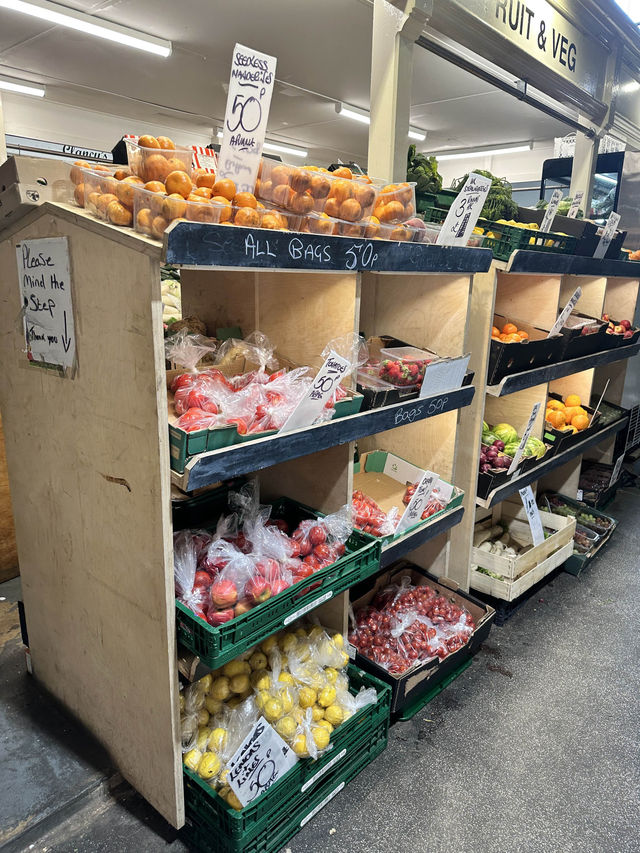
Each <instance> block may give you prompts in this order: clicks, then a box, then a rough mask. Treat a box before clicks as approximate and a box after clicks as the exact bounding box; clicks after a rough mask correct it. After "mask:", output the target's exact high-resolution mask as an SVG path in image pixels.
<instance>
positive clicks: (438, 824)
mask: <svg viewBox="0 0 640 853" xmlns="http://www.w3.org/2000/svg"><path fill="white" fill-rule="evenodd" d="M610 512H611V514H612V515H614V516H616V517H618V518H619V519H620V520H621V524H620V527H619V529H618V531H616V533H615V534H614V536H613V538H612V540H611V542H610V543H609V544H608V545H607V547H606V548H605V549H604V550H603V552H601V553H600V554H599V555H598V557H597V558H596V559H595V560H594V562H593V563H592V564H591V566H590V567H589V568H588V569H587V570H586V572H585V573H583V575H582V576H580V577H579V578H575V577H573V576H571V575H567V574H562V575H560V576H559V578H558V579H557V580H555V581H554V582H553V583H552V584H550V585H549V586H547V587H545V588H544V589H543V590H542V592H540V593H539V594H538V595H536V596H535V597H534V598H532V599H531V600H530V601H529V602H528V603H527V605H526V606H525V607H524V608H523V609H522V610H520V611H519V612H518V613H517V614H516V615H515V616H514V617H513V618H512V619H511V620H510V621H509V622H508V623H507V624H506V626H505V627H503V628H494V629H493V630H492V632H491V634H490V636H489V639H488V642H487V643H486V644H485V646H484V647H483V648H482V650H481V652H480V653H479V654H478V655H477V657H476V659H475V660H474V663H473V665H472V666H471V667H470V668H469V669H468V670H467V671H466V672H465V673H464V674H463V675H462V676H460V678H458V679H457V680H456V681H455V682H454V683H453V684H452V685H451V686H449V687H448V688H447V689H446V690H445V691H443V693H441V694H440V695H439V696H438V697H437V698H436V699H434V700H433V701H432V702H431V703H430V704H429V705H428V706H427V707H426V708H425V710H424V711H423V712H422V713H420V714H418V715H417V716H416V717H415V718H414V719H413V720H412V721H410V722H408V723H399V724H397V725H395V726H394V727H393V728H392V730H391V735H390V739H389V746H388V748H387V750H386V751H385V752H384V753H383V754H382V755H381V756H380V757H379V758H378V759H377V760H376V761H375V762H374V763H373V764H372V765H370V766H369V767H368V768H367V769H366V770H365V771H363V772H362V773H361V774H360V776H358V777H357V778H356V779H355V780H354V781H353V782H352V783H351V784H350V785H349V787H348V788H347V789H346V790H345V791H343V792H341V793H340V794H339V795H338V796H337V797H336V798H335V799H334V800H333V801H332V802H331V803H329V804H328V805H327V806H326V807H325V808H324V809H323V811H322V812H320V814H319V815H318V816H317V817H316V818H315V819H314V820H313V821H311V822H310V823H309V824H308V825H307V826H306V827H305V828H304V829H303V830H302V832H301V833H300V834H299V835H298V836H296V837H295V838H294V839H293V840H292V841H291V842H290V843H289V845H288V847H287V850H288V851H290V853H302V851H306V852H307V853H316V851H317V853H345V852H346V851H350V853H404V851H407V853H416V851H417V853H633V852H634V851H640V748H639V724H638V720H639V719H640V664H639V661H640V641H639V638H638V616H637V610H636V606H637V604H636V602H637V601H638V600H640V575H639V571H638V570H639V567H640V560H639V557H638V555H639V553H640V525H639V524H638V518H639V515H640V494H639V493H638V491H637V490H635V489H632V490H628V491H626V490H625V492H624V493H619V496H618V498H617V500H616V502H615V503H614V504H613V505H612V506H611V507H610ZM1 589H2V588H0V595H2V591H1ZM9 645H11V644H9ZM13 645H14V646H15V649H14V652H13V653H12V652H11V650H10V649H9V650H8V649H7V647H5V650H4V651H3V652H0V669H2V666H3V665H4V662H5V660H6V659H7V658H8V659H12V656H13V655H14V654H17V648H18V646H17V641H13ZM19 680H21V681H22V682H24V681H29V679H28V678H27V679H25V678H24V677H23V676H21V677H20V679H19ZM31 689H32V688H29V690H31ZM13 695H15V691H14V694H13ZM36 695H37V694H35V693H34V694H33V696H34V697H35V696H36ZM34 701H35V699H34ZM5 703H6V696H5V693H4V690H3V692H2V694H0V707H1V706H3V705H4V704H5ZM48 715H49V712H48V711H47V710H46V709H45V710H44V716H45V718H46V717H48ZM31 725H32V723H31V722H29V726H31ZM29 731H30V732H32V731H33V730H32V729H31V728H29ZM33 736H36V735H33ZM0 737H1V735H0ZM37 737H39V735H37ZM49 746H50V744H49V745H47V744H42V743H41V744H40V745H39V750H40V755H41V757H42V760H43V761H44V762H46V761H47V757H46V753H47V749H48V748H49ZM56 748H57V749H59V750H61V749H62V747H61V745H60V742H59V741H57V746H56ZM3 749H4V750H5V754H6V749H7V746H6V745H5V746H4V747H3ZM71 760H72V761H74V762H75V773H74V774H73V773H72V774H68V773H66V771H65V773H64V774H63V775H64V778H63V779H62V780H61V786H60V787H63V786H64V785H70V784H71V782H72V781H73V778H71V777H74V776H75V778H76V779H80V780H81V781H82V780H83V779H84V781H85V782H86V780H87V779H88V778H89V777H90V776H91V773H92V772H98V775H99V776H100V778H101V779H102V780H107V779H108V778H109V775H110V772H109V770H108V767H105V766H102V765H101V764H100V760H99V759H95V757H94V758H93V759H92V760H89V759H87V758H86V753H82V755H81V756H80V757H79V754H78V750H77V749H76V750H75V751H74V754H73V756H72V758H71ZM78 763H80V765H81V766H80V767H78ZM45 766H46V765H45ZM52 773H53V775H54V776H56V773H57V771H56V768H55V766H51V765H50V766H49V767H47V769H46V772H45V773H44V775H43V776H41V777H40V780H41V782H42V785H43V786H49V785H50V783H51V781H52V775H51V774H52ZM0 781H1V783H2V790H3V792H6V791H7V790H11V788H12V787H14V788H16V789H19V790H20V792H21V793H22V792H24V786H25V785H26V786H27V787H28V789H29V791H31V790H32V788H33V786H34V785H35V783H36V781H38V780H37V778H36V775H35V771H34V768H33V767H32V766H31V765H30V764H28V762H27V766H25V764H21V763H20V762H16V761H15V760H13V761H10V762H9V763H8V764H7V762H5V761H2V762H0ZM56 784H57V783H56ZM107 788H108V785H106V784H103V785H102V786H98V788H97V791H98V794H97V795H96V794H94V795H93V796H89V797H86V798H85V799H84V800H80V801H77V802H76V806H75V808H73V809H72V810H71V811H72V812H73V813H72V814H71V816H68V815H64V819H63V820H62V821H61V822H59V825H58V826H56V827H54V828H51V829H49V830H48V831H46V832H45V831H44V829H45V827H44V826H43V831H42V833H41V834H40V835H39V837H38V838H36V839H35V840H34V837H33V832H34V831H33V828H32V831H31V835H30V836H29V837H28V838H26V837H24V836H19V838H18V839H16V841H18V842H19V841H24V843H23V844H22V846H16V844H15V842H14V843H13V844H12V846H11V848H9V847H7V851H8V850H9V849H10V851H11V853H14V851H21V850H28V851H34V853H45V851H46V853H71V851H73V853H142V851H144V853H155V851H158V852H159V853H160V851H170V853H182V851H185V850H187V847H186V846H185V845H184V844H183V843H182V841H181V840H180V839H179V838H176V834H175V833H174V832H172V831H171V829H170V828H169V827H168V826H167V825H166V824H165V823H164V821H162V820H161V819H160V818H158V816H157V815H156V814H155V812H154V811H153V810H152V809H151V808H150V807H148V806H147V805H146V804H145V803H144V802H142V801H141V800H140V798H139V797H138V796H137V795H136V794H134V793H133V792H131V791H130V789H128V788H126V787H121V788H120V789H119V790H118V791H116V796H113V795H111V794H109V793H107ZM28 796H29V797H31V798H32V799H35V798H33V797H32V795H31V794H29V793H28ZM58 797H59V798H60V791H59V790H58ZM0 800H2V796H0ZM16 802H17V798H16V797H15V796H14V795H13V794H11V795H10V799H9V810H10V809H11V808H14V807H15V803H16ZM12 804H13V805H12ZM1 817H2V812H0V818H1ZM4 817H6V813H5V815H4ZM14 823H15V821H14ZM50 823H51V821H50ZM0 825H1V823H0ZM36 830H37V827H36ZM1 838H2V835H0V839H1ZM216 847H217V845H216V843H215V838H212V841H211V850H212V851H215V850H216ZM0 850H2V853H5V848H4V847H3V846H2V842H1V840H0Z"/></svg>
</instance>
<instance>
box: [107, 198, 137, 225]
mask: <svg viewBox="0 0 640 853" xmlns="http://www.w3.org/2000/svg"><path fill="white" fill-rule="evenodd" d="M107 216H108V217H109V220H110V221H111V222H113V224H114V225H122V226H125V225H131V223H132V222H133V214H132V213H131V211H130V210H127V208H126V207H125V206H124V205H123V204H120V202H119V201H112V202H111V203H110V204H109V205H108V207H107Z"/></svg>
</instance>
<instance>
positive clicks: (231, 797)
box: [227, 790, 242, 812]
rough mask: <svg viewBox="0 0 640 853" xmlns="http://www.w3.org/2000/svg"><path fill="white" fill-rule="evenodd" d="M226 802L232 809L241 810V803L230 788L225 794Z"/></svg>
mask: <svg viewBox="0 0 640 853" xmlns="http://www.w3.org/2000/svg"><path fill="white" fill-rule="evenodd" d="M227 802H228V803H229V805H230V806H231V808H232V809H235V810H236V811H237V812H240V811H242V803H241V802H240V800H239V799H238V798H237V797H236V795H235V794H234V793H233V791H231V790H229V793H228V794H227Z"/></svg>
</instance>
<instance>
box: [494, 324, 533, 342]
mask: <svg viewBox="0 0 640 853" xmlns="http://www.w3.org/2000/svg"><path fill="white" fill-rule="evenodd" d="M528 339H529V335H528V334H527V332H524V331H522V330H521V329H518V327H517V326H516V325H515V324H514V323H505V324H504V326H503V327H502V330H500V329H499V328H498V327H497V326H493V328H492V329H491V340H492V341H502V343H503V344H519V343H520V342H521V341H526V340H528Z"/></svg>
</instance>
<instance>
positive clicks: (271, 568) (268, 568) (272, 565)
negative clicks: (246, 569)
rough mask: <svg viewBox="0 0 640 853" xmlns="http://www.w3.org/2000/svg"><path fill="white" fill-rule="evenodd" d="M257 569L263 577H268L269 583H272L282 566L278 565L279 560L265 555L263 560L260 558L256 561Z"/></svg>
mask: <svg viewBox="0 0 640 853" xmlns="http://www.w3.org/2000/svg"><path fill="white" fill-rule="evenodd" d="M256 569H257V570H258V571H259V572H260V574H261V575H262V577H263V578H266V579H267V580H268V581H269V583H272V580H275V579H276V578H277V577H279V575H280V566H279V565H278V561H277V560H274V559H273V558H272V557H265V558H264V559H262V560H258V562H257V563H256Z"/></svg>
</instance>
